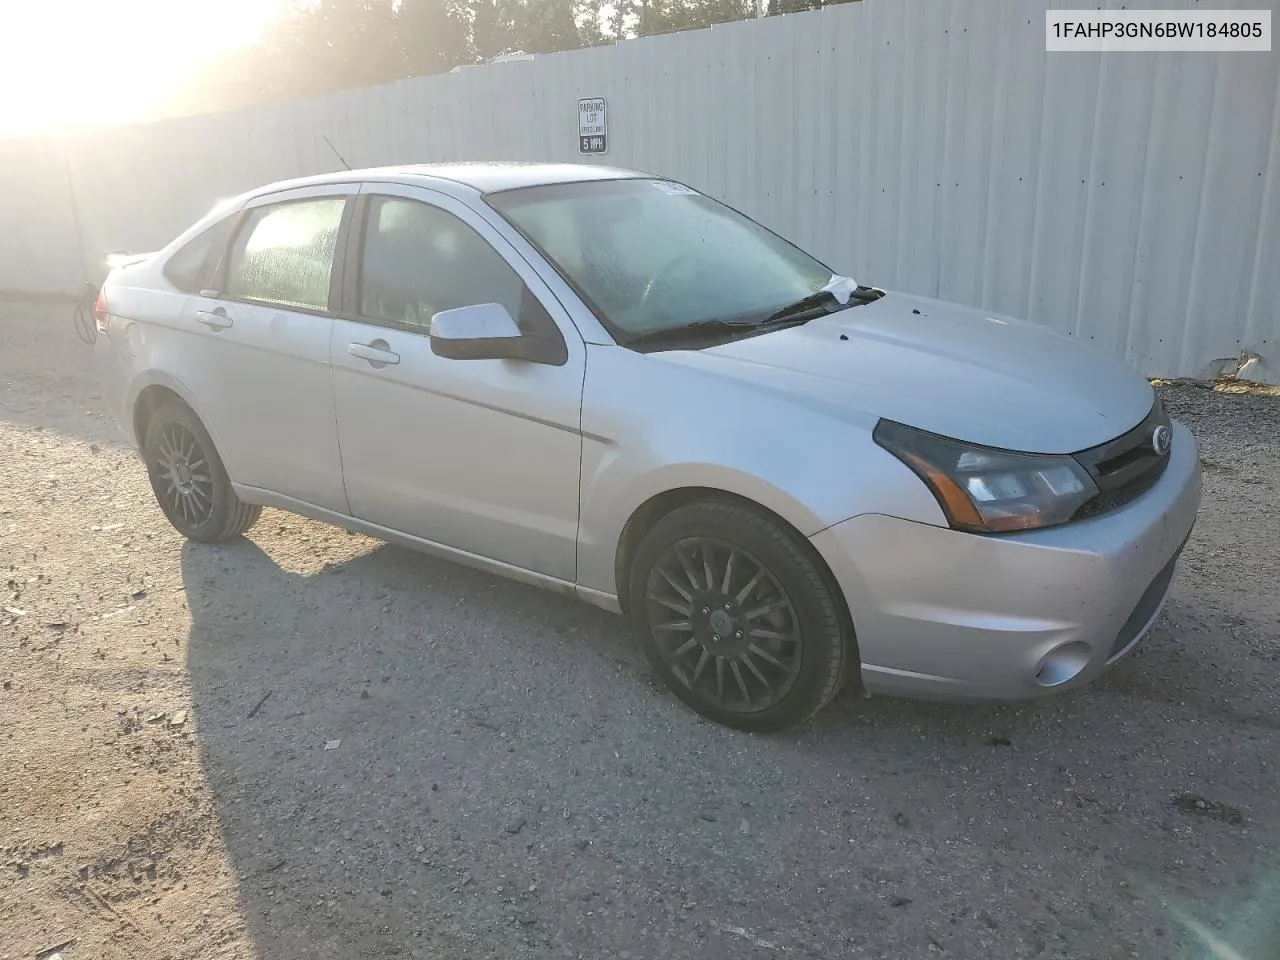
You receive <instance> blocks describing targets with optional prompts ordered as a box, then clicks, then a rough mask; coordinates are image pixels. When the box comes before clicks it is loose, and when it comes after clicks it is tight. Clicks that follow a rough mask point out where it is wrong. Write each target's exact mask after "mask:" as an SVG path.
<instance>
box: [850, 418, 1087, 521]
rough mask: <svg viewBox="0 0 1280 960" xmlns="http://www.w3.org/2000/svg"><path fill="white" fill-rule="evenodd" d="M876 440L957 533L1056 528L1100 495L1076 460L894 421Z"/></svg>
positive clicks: (885, 424)
mask: <svg viewBox="0 0 1280 960" xmlns="http://www.w3.org/2000/svg"><path fill="white" fill-rule="evenodd" d="M873 436H874V438H875V441H876V443H878V444H879V445H880V446H882V447H884V448H885V449H886V450H888V451H889V452H890V453H892V454H893V455H894V456H896V457H897V458H898V459H899V460H901V461H902V462H903V463H905V464H906V465H907V466H908V467H910V468H911V469H912V470H913V471H915V473H916V476H918V477H919V478H920V479H921V480H923V481H924V482H925V484H926V485H927V486H928V487H929V489H930V490H931V491H932V492H933V495H934V497H936V498H937V500H938V505H939V506H941V507H942V512H943V513H945V514H946V516H947V522H948V523H950V524H951V526H953V527H955V528H956V529H957V530H969V531H972V532H975V533H1004V532H1007V531H1011V530H1033V529H1036V528H1038V527H1051V526H1053V525H1055V524H1059V523H1066V522H1067V521H1068V520H1070V519H1071V517H1072V516H1073V515H1074V514H1075V512H1076V510H1078V509H1079V508H1080V506H1081V505H1082V504H1083V503H1085V502H1086V501H1087V500H1089V499H1091V498H1092V497H1094V496H1095V495H1096V494H1097V493H1098V488H1097V486H1095V485H1094V482H1093V480H1092V478H1091V477H1090V476H1089V474H1088V473H1086V472H1085V469H1084V467H1082V466H1080V464H1078V463H1077V462H1076V461H1075V459H1074V458H1072V457H1068V456H1045V455H1042V454H1034V453H1010V452H1009V451H1007V450H996V449H993V448H991V447H979V446H975V445H974V444H971V443H962V442H960V441H959V440H951V439H948V438H947V437H940V436H938V435H937V434H933V433H926V432H925V431H923V430H916V429H915V428H914V427H908V426H905V425H903V424H901V423H894V422H893V421H892V420H881V421H880V422H879V423H878V424H876V429H875V433H874V434H873Z"/></svg>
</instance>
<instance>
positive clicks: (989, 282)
mask: <svg viewBox="0 0 1280 960" xmlns="http://www.w3.org/2000/svg"><path fill="white" fill-rule="evenodd" d="M1053 5H1054V6H1065V5H1066V4H1062V3H1054V4H1053ZM1231 5H1236V4H1231ZM1046 6H1048V4H1046V3H1044V2H1039V0H1005V2H1000V3H995V2H981V3H978V2H974V0H865V2H862V3H851V4H846V5H841V6H835V7H830V8H827V9H825V10H822V11H818V12H815V13H808V14H795V15H791V16H785V17H774V18H768V19H764V20H751V21H745V22H742V23H732V24H726V25H724V26H719V27H715V28H713V29H711V30H702V31H696V32H689V33H682V34H674V35H669V36H663V37H651V38H645V39H640V40H630V41H626V42H624V43H621V44H618V45H616V46H610V47H599V48H594V49H589V50H580V51H573V52H568V53H561V54H555V55H552V56H545V57H538V58H536V59H533V60H527V61H515V62H508V63H499V64H493V65H490V66H486V67H476V68H469V69H466V70H463V71H461V72H460V73H458V74H454V75H448V76H436V77H420V78H416V79H412V80H405V81H402V82H399V83H395V84H391V85H388V86H382V87H372V88H365V89H359V90H351V91H346V92H343V93H336V94H332V95H329V96H324V97H317V98H314V99H310V100H305V101H298V102H293V103H287V104H281V105H275V106H265V107H260V108H253V109H248V110H242V111H237V112H234V113H227V114H221V115H215V116H203V117H192V118H186V119H180V120H172V121H165V122H161V123H154V124H148V125H142V126H134V127H124V128H116V129H109V130H104V131H98V132H94V133H92V134H88V135H84V136H82V137H78V138H72V139H69V140H65V141H63V140H58V141H52V140H49V141H37V142H33V141H10V142H0V288H19V289H32V290H42V291H55V290H61V291H73V290H75V289H77V288H78V286H79V285H80V283H81V282H82V281H83V279H84V276H85V274H86V273H88V274H89V275H90V277H91V278H95V279H96V275H97V273H98V267H97V264H98V261H99V258H100V257H101V255H102V254H103V253H105V252H108V251H111V250H119V249H128V250H139V249H151V248H154V247H155V246H158V245H160V244H162V243H164V242H165V241H167V240H168V239H169V238H171V237H172V236H173V235H175V234H176V233H177V232H178V231H179V230H180V229H182V228H183V227H185V226H186V225H187V224H188V223H190V222H191V221H192V220H194V219H195V218H196V217H197V216H199V215H200V214H201V213H203V212H204V211H205V210H206V209H207V208H208V207H209V206H211V205H212V204H213V203H214V202H215V201H216V200H217V199H218V198H220V197H223V196H227V195H229V194H233V193H236V192H238V191H240V190H243V189H246V188H249V187H252V186H255V185H257V184H260V183H264V182H267V181H271V180H275V179H280V178H284V177H290V176H297V175H302V174H307V173H315V172H320V171H325V170H333V169H336V168H337V166H338V164H337V160H336V159H335V157H334V155H333V153H332V152H331V151H330V149H329V147H328V146H327V145H326V144H325V142H324V140H323V139H322V135H324V136H328V138H329V139H330V140H331V141H332V142H333V144H334V146H335V147H336V148H337V149H338V150H339V151H340V152H341V153H342V154H343V155H344V156H345V157H346V159H347V161H348V162H350V163H351V164H352V165H353V166H357V167H358V166H371V165H377V164H387V163H400V162H421V161H432V160H457V159H481V158H484V159H555V160H566V159H578V155H577V148H578V138H577V109H576V103H577V99H578V98H579V97H588V96H603V97H606V98H607V99H608V109H609V155H608V156H607V157H605V158H603V161H604V162H608V163H610V164H616V165H621V166H630V167H636V168H639V169H643V170H648V171H653V172H656V173H660V174H663V175H665V176H670V177H672V178H676V179H680V180H684V181H685V182H687V183H689V184H691V185H693V186H696V187H698V188H699V189H701V190H704V191H705V192H707V193H709V194H712V195H714V196H717V197H720V198H722V199H724V200H727V201H728V202H729V203H731V204H733V205H735V206H737V207H739V208H740V209H743V210H744V211H746V212H748V213H750V214H751V215H753V216H755V217H757V218H759V219H760V220H762V221H763V222H765V223H767V224H768V225H770V226H771V227H773V228H775V229H777V230H778V231H780V232H782V233H784V234H786V235H788V236H790V237H792V238H794V239H795V240H797V241H798V242H799V243H800V244H801V245H803V246H805V247H807V248H809V249H811V250H812V251H813V252H814V253H816V254H818V255H819V256H821V257H822V258H824V259H825V260H827V261H828V262H830V263H832V264H833V265H835V266H837V267H838V268H840V269H842V270H845V271H847V272H849V273H851V274H852V275H854V276H856V277H857V278H859V279H860V280H863V281H865V282H874V283H876V284H879V285H882V286H887V287H892V288H897V289H902V290H908V291H911V292H915V293H921V294H925V295H931V296H937V297H942V298H944V299H952V300H957V301H960V302H963V303H969V304H975V305H979V306H983V307H987V308H989V309H992V310H998V311H1002V312H1005V313H1011V314H1015V315H1020V316H1028V317H1030V318H1032V319H1034V320H1037V321H1040V322H1042V323H1045V324H1048V325H1049V326H1052V327H1054V328H1057V329H1059V330H1064V331H1069V332H1071V333H1073V334H1074V335H1075V336H1078V337H1081V338H1086V339H1089V340H1092V341H1095V342H1097V343H1099V344H1102V345H1104V346H1105V347H1107V348H1109V349H1111V350H1114V351H1115V352H1117V353H1120V354H1123V355H1124V356H1126V357H1128V358H1129V359H1130V360H1131V361H1132V362H1133V363H1135V364H1136V365H1137V366H1138V367H1139V368H1141V369H1142V370H1143V371H1145V372H1146V373H1148V374H1151V375H1171V376H1172V375H1204V374H1207V373H1213V372H1216V370H1217V368H1218V367H1220V366H1221V364H1220V363H1217V361H1219V360H1222V359H1224V358H1240V357H1242V356H1246V355H1257V356H1258V357H1260V360H1259V361H1257V362H1255V363H1254V364H1253V365H1252V366H1251V367H1250V368H1249V372H1250V374H1251V375H1253V376H1254V377H1256V378H1259V379H1272V380H1274V379H1276V378H1277V377H1278V376H1280V55H1278V54H1277V53H1275V52H1273V53H1228V54H1208V53H1204V54H1201V53H1170V54H1150V53H1144V54H1136V53H1123V54H1097V53H1070V54H1066V53H1055V54H1046V53H1045V50H1044V32H1045V26H1044V24H1045V13H1044V11H1045V9H1046ZM1117 6H1118V4H1117ZM1184 6H1186V7H1188V8H1195V6H1196V5H1195V4H1194V3H1193V2H1187V3H1186V4H1184ZM1238 6H1258V4H1257V3H1256V2H1253V3H1249V4H1238ZM1232 369H1234V364H1232Z"/></svg>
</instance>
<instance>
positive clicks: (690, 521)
mask: <svg viewBox="0 0 1280 960" xmlns="http://www.w3.org/2000/svg"><path fill="white" fill-rule="evenodd" d="M95 316H96V319H97V324H98V328H99V332H100V336H99V338H98V344H97V348H96V349H97V357H98V364H99V369H100V373H101V377H102V380H103V384H104V388H105V394H106V396H107V398H108V401H109V404H110V406H111V408H112V410H113V412H114V414H115V416H116V418H117V419H118V421H119V423H120V425H121V427H122V428H123V429H124V431H125V433H126V434H127V435H128V436H129V437H130V439H131V440H132V441H133V442H134V443H135V444H136V445H137V446H138V448H139V450H140V451H141V455H142V459H143V461H144V462H145V464H146V468H147V470H148V472H149V474H150V478H151V483H152V485H153V487H154V489H155V494H156V498H157V501H158V502H159V505H160V507H161V509H162V510H163V511H164V512H165V514H166V515H167V516H168V518H169V520H170V521H171V522H172V523H173V525H174V526H175V527H176V528H177V529H178V530H179V531H180V532H181V533H183V534H184V535H186V536H187V537H190V538H193V539H196V540H202V541H217V540H224V539H227V538H229V537H235V536H238V535H240V534H242V533H244V532H245V531H246V530H248V528H249V527H250V526H251V525H252V524H253V522H254V521H255V520H256V519H257V518H258V516H259V514H260V513H261V510H262V507H263V506H264V505H266V506H273V507H277V508H281V509H284V510H291V511H294V512H297V513H299V514H303V515H305V516H309V517H314V518H316V519H319V520H323V521H327V522H330V523H334V524H338V525H340V526H343V527H346V528H349V529H352V530H358V531H362V532H364V533H367V534H370V535H372V536H375V537H379V538H382V539H385V540H388V541H393V542H396V543H400V544H404V545H406V546H409V547H412V548H414V549H419V550H425V551H429V552H432V553H435V554H439V555H442V556H445V557H449V558H452V559H454V560H458V561H461V562H463V563H468V564H471V565H474V566H478V567H481V568H484V569H486V570H491V571H494V572H496V573H499V574H502V575H505V576H510V577H514V578H516V579H519V580H523V581H525V582H527V583H532V584H537V585H539V586H543V587H548V588H550V589H553V590H558V591H561V592H563V593H566V594H572V595H575V596H578V597H580V598H582V599H584V600H586V601H588V602H590V603H594V604H597V605H599V606H602V607H605V608H607V609H610V610H613V611H616V612H619V613H624V614H626V615H628V616H629V617H630V619H631V620H632V622H633V623H634V624H635V628H636V636H637V638H638V640H639V643H640V644H641V646H642V647H643V649H644V651H645V653H646V654H647V656H648V659H649V661H650V662H651V664H652V666H653V669H654V670H655V671H656V672H657V674H658V675H659V676H660V677H661V678H662V679H663V681H664V682H665V683H666V684H667V685H668V686H669V687H670V689H671V690H672V691H673V692H674V693H675V695H676V696H678V697H679V698H680V699H681V700H683V701H684V702H685V703H687V704H689V705H690V706H691V707H693V708H694V709H695V710H698V711H700V712H701V713H703V714H705V715H706V716H708V717H711V718H713V719H715V720H718V721H721V722H724V723H727V724H731V725H733V726H736V727H741V728H744V729H749V730H773V729H778V728H781V727H785V726H788V725H790V724H794V723H797V722H800V721H803V720H805V719H806V718H808V717H810V716H812V715H813V714H814V713H815V712H816V711H817V710H819V709H820V708H821V707H822V706H823V705H824V704H825V703H827V701H829V700H830V699H831V698H832V697H833V696H834V695H835V694H836V692H837V691H838V690H840V689H841V687H842V686H844V685H845V684H846V682H848V683H852V684H853V685H855V686H856V687H858V688H860V689H861V690H864V691H866V692H870V693H887V694H904V695H909V696H930V697H944V698H951V699H987V698H1011V697H1025V696H1034V695H1036V694H1042V693H1047V692H1050V691H1053V690H1062V689H1065V688H1068V687H1072V686H1075V685H1078V684H1080V683H1083V682H1086V681H1088V680H1089V679H1091V678H1093V677H1096V676H1097V675H1098V674H1099V673H1101V672H1102V671H1103V670H1104V669H1105V668H1106V667H1107V665H1109V664H1111V663H1114V662H1115V661H1116V660H1117V659H1118V658H1119V657H1121V656H1123V655H1124V654H1125V653H1126V652H1127V651H1128V650H1129V649H1131V648H1132V647H1133V646H1134V645H1135V644H1136V643H1137V642H1138V641H1139V639H1140V638H1141V637H1142V635H1143V633H1144V632H1145V631H1146V630H1147V628H1148V627H1149V626H1150V625H1151V623H1152V621H1153V620H1154V619H1155V617H1156V616H1157V614H1158V613H1159V610H1160V608H1161V605H1162V603H1163V601H1164V599H1165V596H1166V595H1167V593H1168V591H1169V588H1170V584H1171V582H1172V580H1173V574H1174V567H1175V564H1176V562H1177V558H1178V554H1179V551H1180V550H1181V549H1182V545H1183V543H1184V542H1185V541H1186V539H1187V537H1188V535H1189V534H1190V531H1191V527H1192V524H1193V523H1194V521H1195V517H1196V510H1197V507H1198V504H1199V498H1200V476H1199V461H1198V458H1197V455H1196V445H1195V441H1194V440H1193V439H1192V437H1191V434H1190V433H1189V432H1188V431H1187V429H1186V428H1185V427H1183V426H1182V425H1181V424H1178V423H1175V422H1172V421H1171V420H1170V419H1169V418H1168V416H1167V415H1166V414H1165V412H1164V411H1163V410H1162V409H1161V407H1160V403H1159V401H1158V400H1157V399H1156V397H1155V395H1154V393H1153V391H1152V389H1151V386H1150V385H1149V384H1148V383H1147V381H1146V380H1145V379H1143V378H1142V377H1141V376H1140V375H1139V374H1138V373H1137V372H1136V371H1134V370H1133V369H1132V368H1130V367H1129V366H1127V365H1126V364H1125V363H1123V362H1122V361H1120V360H1118V359H1116V358H1114V357H1112V356H1109V355H1107V354H1104V353H1102V352H1100V351H1098V350H1095V349H1093V348H1091V347H1089V346H1087V345H1084V344H1081V343H1078V342H1075V341H1073V340H1071V339H1069V338H1066V337H1062V336H1058V335H1055V334H1053V333H1051V332H1049V331H1047V330H1045V329H1043V328H1041V327H1039V326H1036V325H1034V324H1031V323H1027V322H1023V321H1020V320H1015V319H1012V318H1009V317H1004V316H997V315H994V314H991V313H987V312H984V311H980V310H974V309H969V308H966V307H960V306H956V305H954V304H949V303H942V302H939V301H936V300H927V299H923V298H921V297H915V296H907V295H905V294H900V293H892V292H886V291H884V290H882V289H879V288H877V287H875V286H871V285H866V284H859V283H857V282H856V281H855V280H853V279H851V278H849V277H847V276H845V275H843V274H842V273H840V272H838V271H835V270H832V269H831V268H830V267H828V266H826V265H824V264H822V263H821V262H819V261H818V260H817V259H815V258H814V257H812V256H810V255H808V254H806V253H805V252H803V251H802V250H800V249H798V248H797V247H795V246H794V245H792V244H791V243H789V242H787V241H786V240H784V239H782V238H781V237H778V236H777V235H775V234H774V233H772V232H770V231H769V230H767V229H765V228H764V227H762V226H761V225H759V224H757V223H756V222H754V221H752V220H751V219H749V218H748V217H746V216H744V215H742V214H740V213H738V212H737V211H735V210H733V209H731V208H729V207H726V206H725V205H723V204H721V203H718V202H717V201H715V200H713V199H711V198H710V197H708V196H705V195H703V194H701V193H699V192H697V191H695V190H693V189H690V188H689V187H687V186H685V185H683V184H680V183H675V182H672V181H669V180H663V179H658V178H655V177H650V176H646V175H643V174H638V173H633V172H628V171H624V170H612V169H607V168H603V167H596V166H591V167H582V166H567V165H563V166H562V165H546V164H457V165H443V166H406V167H397V168H386V169H377V170H363V171H350V172H344V173H340V174H332V175H326V176H321V177H313V178H309V179H306V180H296V181H290V182H285V183H277V184H273V185H271V186H267V187H263V188H261V189H259V190H255V191H252V192H250V193H248V194H246V195H244V196H241V197H238V198H236V199H234V200H232V201H229V202H226V203H224V204H221V205H219V206H218V207H217V208H216V209H215V210H214V211H212V212H211V213H210V214H209V215H207V216H206V217H205V218H204V219H202V220H201V221H200V222H199V223H197V224H195V225H194V226H193V227H191V228H190V229H189V230H187V231H186V232H185V233H183V234H182V235H181V236H180V237H178V238H177V239H176V240H174V241H173V242H172V243H170V244H169V245H168V246H166V247H165V248H164V249H163V250H160V251H158V252H156V253H152V254H147V255H142V256H138V257H133V258H129V259H127V260H124V261H122V262H121V263H120V264H119V265H118V266H116V268H115V269H114V270H113V271H112V272H111V274H110V276H109V277H108V279H107V281H106V283H105V284H104V286H103V289H102V295H101V297H100V298H99V301H98V304H97V308H96V310H95Z"/></svg>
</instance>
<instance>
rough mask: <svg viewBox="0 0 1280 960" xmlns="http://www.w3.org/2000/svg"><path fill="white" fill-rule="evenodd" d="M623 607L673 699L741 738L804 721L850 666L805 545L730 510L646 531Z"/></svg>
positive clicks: (676, 519) (716, 506)
mask: <svg viewBox="0 0 1280 960" xmlns="http://www.w3.org/2000/svg"><path fill="white" fill-rule="evenodd" d="M630 600H631V603H630V610H631V616H632V619H633V621H634V623H635V626H636V630H637V635H638V639H639V642H640V645H641V647H642V648H643V649H644V651H645V654H646V656H647V657H648V659H649V662H650V664H651V665H652V666H653V668H654V670H655V671H656V672H657V673H658V675H659V676H660V677H661V678H662V680H663V681H664V682H665V683H666V684H667V686H668V687H670V688H671V690H672V692H674V693H675V695H676V696H677V697H679V698H680V699H681V700H683V701H684V702H685V703H686V704H688V705H689V706H691V707H693V709H695V710H697V711H698V712H699V713H701V714H703V715H704V716H707V717H709V718H711V719H712V720H716V721H718V722H720V723H724V724H728V725H729V726H733V727H737V728H739V729H743V730H755V731H771V730H780V729H784V728H786V727H789V726H792V725H794V724H797V723H801V722H803V721H804V720H807V719H808V718H809V717H811V716H813V714H815V713H817V712H818V710H820V709H821V708H822V707H823V706H824V705H825V704H826V703H827V702H828V701H829V700H830V699H831V698H832V697H833V696H834V695H835V694H836V692H837V691H838V690H839V689H840V687H841V686H842V685H843V683H844V680H845V676H846V673H847V670H848V666H849V662H850V661H851V660H853V659H856V654H855V653H854V652H853V650H854V646H853V643H852V638H851V637H849V636H847V635H846V634H847V631H846V629H845V627H844V621H843V618H842V617H841V615H840V607H839V602H840V601H839V598H838V597H837V595H836V593H835V590H834V588H833V586H832V585H831V583H830V579H829V577H828V576H826V575H825V573H824V571H823V570H822V569H820V567H819V565H818V563H817V561H816V559H815V558H814V557H813V556H812V554H811V553H810V551H809V549H808V548H807V545H806V544H805V543H804V542H803V541H802V540H801V539H800V538H799V537H798V536H796V535H795V534H794V533H793V532H792V531H790V530H788V529H786V528H784V527H783V526H781V525H780V524H779V523H778V522H777V521H775V520H773V519H771V518H769V517H767V516H765V515H764V514H762V513H760V512H757V511H755V510H751V509H749V508H747V507H745V506H740V505H738V504H734V503H728V502H720V501H706V502H699V503H694V504H689V505H688V506H684V507H680V508H678V509H676V510H674V511H672V512H671V513H670V514H668V515H667V516H665V517H663V518H662V519H660V520H659V521H658V522H657V523H656V524H654V526H653V528H652V529H651V530H650V531H649V532H648V533H647V534H646V535H645V537H644V539H643V540H642V541H641V543H640V546H639V547H638V549H637V551H636V556H635V561H634V563H633V564H632V567H631V578H630Z"/></svg>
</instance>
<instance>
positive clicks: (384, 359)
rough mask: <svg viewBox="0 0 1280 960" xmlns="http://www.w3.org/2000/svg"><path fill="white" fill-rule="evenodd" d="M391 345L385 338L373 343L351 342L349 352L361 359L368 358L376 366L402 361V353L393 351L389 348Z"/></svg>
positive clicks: (348, 347)
mask: <svg viewBox="0 0 1280 960" xmlns="http://www.w3.org/2000/svg"><path fill="white" fill-rule="evenodd" d="M390 346H391V345H390V344H389V343H387V341H385V340H375V341H373V343H349V344H347V353H349V354H351V355H352V356H353V357H359V358H360V359H361V360H368V361H369V362H370V363H371V364H373V365H374V366H375V367H382V366H386V365H387V364H394V363H399V362H400V354H398V353H393V352H392V351H391V350H390V349H388V348H389V347H390Z"/></svg>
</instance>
